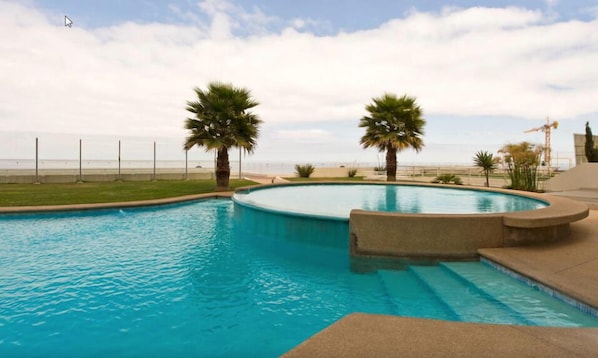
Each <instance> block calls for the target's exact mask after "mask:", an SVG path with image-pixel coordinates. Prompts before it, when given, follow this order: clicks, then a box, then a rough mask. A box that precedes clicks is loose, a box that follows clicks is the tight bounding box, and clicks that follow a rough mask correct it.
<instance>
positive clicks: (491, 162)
mask: <svg viewBox="0 0 598 358" xmlns="http://www.w3.org/2000/svg"><path fill="white" fill-rule="evenodd" d="M497 159H498V158H494V156H493V155H492V153H488V152H486V151H481V150H480V151H478V152H477V153H476V154H475V157H473V163H474V164H475V166H476V167H478V168H480V169H481V170H482V171H483V172H484V175H485V176H486V183H485V186H487V187H489V186H490V178H489V177H490V173H492V172H493V171H495V170H496V168H497V163H498V160H497Z"/></svg>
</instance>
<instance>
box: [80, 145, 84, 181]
mask: <svg viewBox="0 0 598 358" xmlns="http://www.w3.org/2000/svg"><path fill="white" fill-rule="evenodd" d="M82 162H83V142H82V141H81V139H79V183H83V170H82Z"/></svg>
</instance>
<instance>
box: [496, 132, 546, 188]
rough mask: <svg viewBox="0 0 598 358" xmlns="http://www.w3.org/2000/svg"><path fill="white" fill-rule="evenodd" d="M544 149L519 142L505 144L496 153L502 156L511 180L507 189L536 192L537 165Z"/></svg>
mask: <svg viewBox="0 0 598 358" xmlns="http://www.w3.org/2000/svg"><path fill="white" fill-rule="evenodd" d="M543 150H544V149H543V148H542V146H540V145H536V144H531V143H528V142H521V143H518V144H507V145H505V146H504V147H502V148H501V149H500V150H499V151H498V152H499V153H501V154H502V155H503V160H504V162H505V164H506V165H507V173H508V174H509V179H511V185H510V186H508V188H509V189H516V190H526V191H537V189H538V165H540V155H541V154H542V151H543Z"/></svg>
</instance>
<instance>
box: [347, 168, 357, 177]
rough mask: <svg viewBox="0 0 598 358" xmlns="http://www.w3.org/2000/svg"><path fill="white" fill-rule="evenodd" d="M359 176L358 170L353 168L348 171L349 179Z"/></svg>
mask: <svg viewBox="0 0 598 358" xmlns="http://www.w3.org/2000/svg"><path fill="white" fill-rule="evenodd" d="M356 174H357V169H356V168H351V169H349V170H348V171H347V175H348V176H349V178H353V177H355V175H356Z"/></svg>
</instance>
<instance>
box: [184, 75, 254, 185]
mask: <svg viewBox="0 0 598 358" xmlns="http://www.w3.org/2000/svg"><path fill="white" fill-rule="evenodd" d="M194 91H195V93H196V94H197V97H198V101H188V102H187V108H186V109H187V111H189V112H191V113H193V118H187V119H186V120H185V129H189V130H190V132H191V134H190V135H189V136H188V137H187V138H186V140H185V144H184V148H185V150H189V149H191V148H192V147H193V146H194V145H197V146H199V147H205V148H206V151H209V150H212V149H214V150H216V151H217V157H216V190H228V188H229V178H230V163H229V160H228V150H229V148H233V147H237V148H243V149H244V150H245V151H246V152H247V153H252V152H253V151H254V149H255V146H256V140H257V137H258V132H259V129H258V127H259V124H260V123H261V122H262V121H261V120H260V119H259V118H258V116H257V115H255V114H253V113H251V112H248V110H249V109H251V108H253V107H255V106H257V105H258V102H256V101H255V100H253V99H252V98H251V95H250V92H249V90H247V89H244V88H235V87H233V86H232V84H228V83H220V82H212V83H210V84H209V85H208V89H207V90H205V91H204V90H202V89H200V88H195V89H194Z"/></svg>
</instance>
